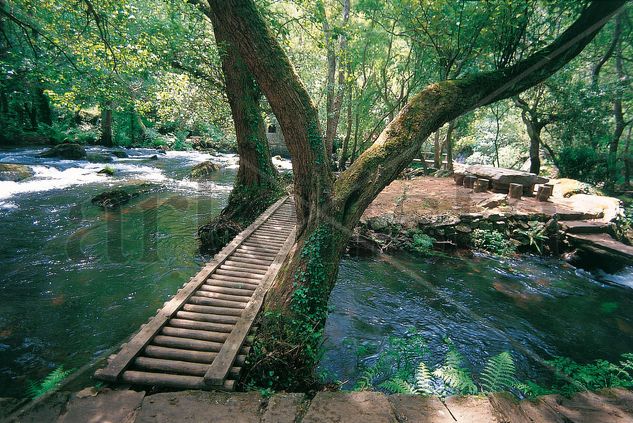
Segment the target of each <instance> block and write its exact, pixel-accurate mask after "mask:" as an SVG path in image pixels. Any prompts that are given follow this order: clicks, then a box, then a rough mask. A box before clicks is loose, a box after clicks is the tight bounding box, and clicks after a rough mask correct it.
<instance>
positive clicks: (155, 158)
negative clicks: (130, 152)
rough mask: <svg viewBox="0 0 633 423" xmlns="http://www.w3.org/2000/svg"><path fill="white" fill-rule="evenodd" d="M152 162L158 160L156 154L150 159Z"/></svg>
mask: <svg viewBox="0 0 633 423" xmlns="http://www.w3.org/2000/svg"><path fill="white" fill-rule="evenodd" d="M149 159H150V160H158V156H157V155H156V154H154V155H153V156H152V157H150V158H149Z"/></svg>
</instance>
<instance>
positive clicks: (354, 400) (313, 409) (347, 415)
mask: <svg viewBox="0 0 633 423" xmlns="http://www.w3.org/2000/svg"><path fill="white" fill-rule="evenodd" d="M302 423H397V420H396V417H395V415H394V414H393V411H392V409H391V404H390V403H389V401H388V400H387V397H386V396H385V395H384V394H381V393H379V392H345V393H343V392H319V393H318V394H316V396H315V397H314V399H313V400H312V403H311V404H310V408H308V411H307V413H306V415H305V416H304V418H303V420H302Z"/></svg>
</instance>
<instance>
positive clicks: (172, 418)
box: [135, 391, 262, 423]
mask: <svg viewBox="0 0 633 423" xmlns="http://www.w3.org/2000/svg"><path fill="white" fill-rule="evenodd" d="M261 406H262V397H261V395H260V394H259V393H257V392H243V393H230V394H229V393H222V392H203V391H182V392H171V393H163V394H155V395H148V396H146V397H145V398H144V399H143V404H142V405H141V409H140V411H139V413H138V415H137V416H136V421H135V423H173V422H178V423H185V422H208V423H211V422H213V423H215V422H218V423H220V422H232V423H259V420H260V417H261V414H260V409H261Z"/></svg>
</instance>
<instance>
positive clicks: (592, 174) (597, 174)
mask: <svg viewBox="0 0 633 423" xmlns="http://www.w3.org/2000/svg"><path fill="white" fill-rule="evenodd" d="M606 166H607V159H606V156H605V155H604V154H602V153H600V152H599V151H596V149H595V148H594V147H592V146H590V145H579V146H568V147H564V148H563V149H562V151H561V153H560V157H559V159H558V167H559V169H560V171H561V174H563V175H564V176H566V177H568V178H572V179H578V180H579V181H583V182H589V183H592V184H596V183H598V182H601V181H604V180H605V178H606Z"/></svg>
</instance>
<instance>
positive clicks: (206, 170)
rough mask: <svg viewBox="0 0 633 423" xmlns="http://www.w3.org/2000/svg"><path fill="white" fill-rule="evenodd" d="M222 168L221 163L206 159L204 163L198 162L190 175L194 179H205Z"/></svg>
mask: <svg viewBox="0 0 633 423" xmlns="http://www.w3.org/2000/svg"><path fill="white" fill-rule="evenodd" d="M218 170H220V165H219V164H216V163H213V162H210V161H206V162H202V163H198V164H197V165H195V166H194V167H193V168H192V169H191V174H190V176H191V177H192V178H194V179H204V178H208V177H209V176H211V174H213V173H215V172H217V171H218Z"/></svg>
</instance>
